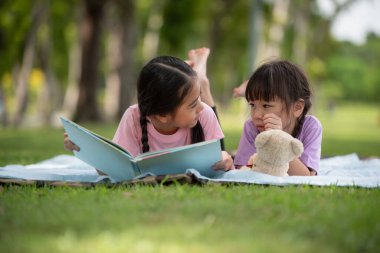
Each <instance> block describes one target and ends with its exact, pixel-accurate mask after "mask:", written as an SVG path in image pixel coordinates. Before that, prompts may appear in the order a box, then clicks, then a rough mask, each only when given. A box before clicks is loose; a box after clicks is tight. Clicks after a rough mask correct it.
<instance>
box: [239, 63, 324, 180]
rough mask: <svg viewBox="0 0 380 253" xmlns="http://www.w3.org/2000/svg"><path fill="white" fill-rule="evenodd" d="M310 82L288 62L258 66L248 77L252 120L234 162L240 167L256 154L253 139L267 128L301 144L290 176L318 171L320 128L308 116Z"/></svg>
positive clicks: (246, 94) (245, 128)
mask: <svg viewBox="0 0 380 253" xmlns="http://www.w3.org/2000/svg"><path fill="white" fill-rule="evenodd" d="M310 97H311V91H310V87H309V82H308V80H307V77H306V76H305V74H304V73H303V71H302V70H301V69H300V68H299V67H298V66H296V65H295V64H293V63H291V62H289V61H272V62H268V63H266V64H263V65H262V66H260V67H259V68H258V69H257V70H256V71H255V72H254V73H253V74H252V76H251V77H250V79H249V81H248V83H247V88H246V90H245V98H246V100H247V101H248V103H249V105H250V107H251V119H249V120H247V121H246V122H245V124H244V130H243V134H242V136H241V139H240V143H239V147H238V150H237V153H236V156H235V159H234V163H235V166H236V167H237V168H239V167H240V166H242V165H246V164H247V161H248V159H249V157H250V156H251V155H252V154H254V153H256V147H255V138H256V136H257V135H258V134H259V133H260V132H262V131H265V130H268V129H281V130H283V131H285V132H287V133H289V134H291V135H292V136H293V137H296V138H297V139H299V140H300V141H301V142H302V143H303V145H304V152H303V154H302V155H301V157H300V158H297V159H295V160H293V161H291V162H290V163H289V171H288V174H289V175H298V176H301V175H303V176H310V175H316V174H317V172H318V169H319V160H320V156H321V143H322V125H321V123H320V122H319V120H318V119H317V118H316V117H314V116H311V115H307V113H308V111H309V110H310V107H311V101H310Z"/></svg>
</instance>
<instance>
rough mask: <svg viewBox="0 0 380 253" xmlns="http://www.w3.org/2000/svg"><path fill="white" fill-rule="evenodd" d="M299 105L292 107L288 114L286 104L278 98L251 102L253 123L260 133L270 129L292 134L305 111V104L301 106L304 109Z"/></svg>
mask: <svg viewBox="0 0 380 253" xmlns="http://www.w3.org/2000/svg"><path fill="white" fill-rule="evenodd" d="M300 102H301V101H300ZM297 104H298V102H296V103H295V104H294V105H292V106H291V108H290V111H289V112H287V110H286V106H285V104H284V103H283V101H282V100H281V99H280V98H278V97H276V98H275V99H274V100H272V101H264V100H253V101H249V105H250V106H251V118H252V121H253V123H254V124H255V126H256V127H257V129H258V130H259V131H260V132H262V131H265V130H268V129H280V130H283V131H285V132H287V133H289V134H292V132H293V130H294V128H295V125H296V119H297V118H298V117H299V116H300V115H301V113H302V111H303V106H302V105H303V104H302V103H300V104H299V105H301V106H302V108H301V107H300V106H299V105H298V106H297Z"/></svg>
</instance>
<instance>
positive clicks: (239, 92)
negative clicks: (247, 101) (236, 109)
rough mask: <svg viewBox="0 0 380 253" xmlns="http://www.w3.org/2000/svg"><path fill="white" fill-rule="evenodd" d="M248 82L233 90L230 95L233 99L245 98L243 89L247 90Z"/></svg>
mask: <svg viewBox="0 0 380 253" xmlns="http://www.w3.org/2000/svg"><path fill="white" fill-rule="evenodd" d="M247 84H248V80H245V81H244V82H242V83H241V84H240V85H239V86H238V87H236V88H234V91H233V93H232V95H233V97H234V98H237V97H244V96H245V89H246V88H247Z"/></svg>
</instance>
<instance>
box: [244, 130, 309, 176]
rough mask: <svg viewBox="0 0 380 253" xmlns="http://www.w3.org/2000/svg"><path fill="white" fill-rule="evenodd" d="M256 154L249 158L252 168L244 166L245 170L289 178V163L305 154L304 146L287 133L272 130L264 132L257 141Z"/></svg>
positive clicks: (258, 136)
mask: <svg viewBox="0 0 380 253" xmlns="http://www.w3.org/2000/svg"><path fill="white" fill-rule="evenodd" d="M255 145H256V154H254V155H252V156H251V157H250V158H249V161H248V164H252V168H250V167H248V166H243V167H242V168H241V169H243V170H253V171H257V172H261V173H266V174H270V175H272V176H287V175H288V173H287V172H288V169H289V162H290V161H292V160H293V159H295V158H297V157H299V156H300V155H301V154H302V152H303V144H302V142H301V141H299V140H298V139H296V138H294V137H293V136H291V135H290V134H288V133H286V132H285V131H282V130H278V129H271V130H267V131H263V132H261V133H260V134H258V135H257V136H256V139H255Z"/></svg>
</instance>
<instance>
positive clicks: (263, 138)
mask: <svg viewBox="0 0 380 253" xmlns="http://www.w3.org/2000/svg"><path fill="white" fill-rule="evenodd" d="M270 133H271V130H269V131H264V132H261V133H259V134H258V135H257V136H256V139H255V145H256V148H261V147H263V146H264V145H265V144H266V143H267V142H268V141H269V139H270V137H271V134H270Z"/></svg>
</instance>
